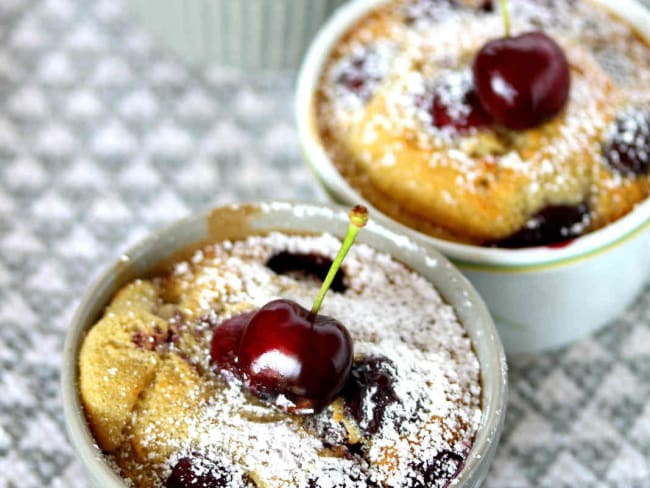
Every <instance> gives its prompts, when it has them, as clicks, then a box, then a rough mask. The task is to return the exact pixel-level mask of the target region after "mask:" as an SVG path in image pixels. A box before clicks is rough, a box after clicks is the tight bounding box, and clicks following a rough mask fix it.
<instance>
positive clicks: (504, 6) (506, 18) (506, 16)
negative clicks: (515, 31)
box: [500, 0, 510, 37]
mask: <svg viewBox="0 0 650 488" xmlns="http://www.w3.org/2000/svg"><path fill="white" fill-rule="evenodd" d="M500 3H501V16H502V17H503V26H504V27H505V30H506V37H510V12H509V10H508V0H500Z"/></svg>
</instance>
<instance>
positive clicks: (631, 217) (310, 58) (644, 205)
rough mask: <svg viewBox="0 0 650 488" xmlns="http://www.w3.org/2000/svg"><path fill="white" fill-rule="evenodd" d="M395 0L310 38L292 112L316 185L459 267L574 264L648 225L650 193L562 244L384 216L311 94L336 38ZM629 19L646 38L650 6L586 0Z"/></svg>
mask: <svg viewBox="0 0 650 488" xmlns="http://www.w3.org/2000/svg"><path fill="white" fill-rule="evenodd" d="M392 1H394V0H352V1H351V2H349V3H348V4H346V5H343V6H341V7H339V8H338V9H337V10H336V11H335V12H334V14H333V15H332V16H331V17H330V19H329V20H328V21H327V22H326V23H325V24H324V25H323V26H322V27H321V29H320V30H319V32H318V33H317V35H316V37H315V38H314V40H313V41H312V44H311V45H310V47H309V49H308V50H307V53H306V55H305V58H304V59H303V63H302V65H301V67H300V70H299V72H298V77H297V84H296V86H297V87H296V94H295V100H294V113H295V119H296V123H297V127H298V139H299V143H300V146H301V148H302V152H303V156H304V159H305V160H306V162H307V163H308V165H309V167H310V169H311V171H312V172H313V174H314V175H315V176H316V178H317V180H318V182H319V184H320V185H321V186H322V187H323V188H324V190H325V191H326V192H327V193H328V194H329V195H330V197H331V198H333V199H335V200H337V201H339V202H352V201H358V200H361V201H363V203H364V204H365V205H367V206H368V207H369V208H372V210H373V211H374V212H375V213H376V214H379V215H380V216H381V218H382V221H383V222H382V223H383V224H384V225H386V226H388V227H394V228H396V229H399V231H400V232H403V233H407V234H410V235H412V236H415V238H416V239H418V240H420V241H422V242H425V243H427V244H428V245H432V246H434V247H435V248H436V249H438V250H439V251H441V252H442V253H444V254H445V255H446V256H447V257H448V258H450V259H451V260H452V261H453V262H454V264H456V265H457V266H458V267H459V268H461V269H466V270H477V271H489V272H500V273H513V272H515V273H520V272H529V271H539V270H546V269H551V268H556V267H562V266H569V265H573V264H576V263H579V262H582V261H585V260H588V259H591V258H593V257H596V256H598V255H601V254H603V253H605V252H607V251H609V250H610V249H613V248H614V247H617V246H618V245H620V244H621V243H623V242H625V241H627V240H629V239H632V238H634V237H636V236H637V235H639V234H641V233H643V232H644V231H646V230H648V229H650V197H648V198H646V199H645V200H643V201H642V202H639V203H638V204H637V205H636V206H635V207H634V208H633V209H632V210H631V211H630V212H629V213H628V214H626V215H624V216H623V217H621V218H619V219H617V220H616V221H614V222H612V223H610V224H608V225H606V226H605V227H602V228H600V229H596V230H594V231H592V232H589V233H587V234H585V235H583V236H580V237H578V238H575V239H573V240H570V241H568V242H567V245H565V246H540V247H531V248H522V249H502V248H493V247H484V246H476V245H471V244H464V243H459V242H454V241H450V240H445V239H441V238H437V237H433V236H430V235H427V234H424V233H422V232H420V231H418V230H416V229H413V228H411V227H408V226H406V225H405V224H402V223H400V222H398V221H397V220H395V219H392V218H390V217H388V216H387V215H385V214H384V213H383V212H381V211H380V210H378V209H377V208H375V207H374V206H373V205H372V203H370V202H368V201H367V200H366V199H365V198H363V197H362V196H361V194H360V192H358V191H357V190H355V189H354V188H352V186H351V185H350V184H349V183H348V182H347V181H346V180H345V179H344V178H343V177H342V176H341V175H340V173H339V172H338V171H337V170H336V169H335V167H334V164H333V162H332V161H331V159H330V158H329V157H328V156H327V154H326V152H325V150H324V148H323V146H322V144H321V143H320V140H319V138H318V135H317V134H316V133H315V130H314V113H313V111H314V95H315V93H316V89H317V87H318V83H319V80H320V75H321V73H322V69H323V66H324V64H325V62H326V61H327V58H328V56H329V53H330V52H331V49H332V48H333V46H334V43H335V42H336V41H337V40H338V39H339V38H340V36H341V35H343V34H344V33H345V32H346V31H347V30H348V29H349V28H350V27H351V26H352V25H354V23H355V22H357V21H358V20H359V19H360V18H362V16H363V15H364V14H366V13H367V12H369V11H370V10H372V9H373V8H376V7H378V6H380V5H382V4H387V3H390V2H392ZM589 1H593V2H596V3H598V4H601V5H603V6H604V7H605V8H607V9H609V10H610V11H612V12H613V13H614V14H615V15H618V16H621V17H622V18H623V19H624V20H625V21H627V22H630V23H631V24H632V25H633V26H634V27H635V28H636V29H637V30H638V31H639V33H641V34H642V35H644V36H645V37H646V38H647V39H648V41H649V42H650V10H649V9H648V8H647V7H645V6H643V5H642V4H641V3H639V2H638V0H589Z"/></svg>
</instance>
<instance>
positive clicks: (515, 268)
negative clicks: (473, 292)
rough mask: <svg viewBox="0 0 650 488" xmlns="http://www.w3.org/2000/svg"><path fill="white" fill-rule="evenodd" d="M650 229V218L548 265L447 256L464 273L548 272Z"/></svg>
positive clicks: (586, 257) (595, 253)
mask: <svg viewBox="0 0 650 488" xmlns="http://www.w3.org/2000/svg"><path fill="white" fill-rule="evenodd" d="M648 228H650V218H648V219H646V221H645V222H643V223H642V224H641V225H640V226H639V227H637V228H636V229H632V230H631V231H629V232H628V233H626V234H623V235H622V236H621V237H619V238H618V239H616V240H614V241H612V242H609V243H607V244H606V245H604V246H601V247H599V248H596V249H591V250H589V251H585V252H583V253H582V254H578V255H576V256H570V257H566V258H563V259H558V260H556V261H551V262H548V263H540V264H526V265H520V264H499V265H494V264H484V263H474V262H470V261H463V260H461V259H456V258H452V257H450V256H447V257H448V258H449V260H450V261H451V262H452V263H454V265H456V266H457V267H458V268H459V269H461V270H463V271H478V272H487V273H528V272H531V271H547V270H550V269H554V268H558V267H560V266H569V265H574V264H577V263H580V262H582V261H585V260H587V259H589V258H593V257H595V256H598V255H600V254H603V253H605V252H607V251H609V250H611V249H614V248H616V247H618V246H620V245H622V244H624V243H625V242H627V241H629V240H631V239H633V238H634V237H636V236H638V235H640V234H641V233H643V232H644V231H646V230H647V229H648Z"/></svg>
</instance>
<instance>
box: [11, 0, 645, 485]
mask: <svg viewBox="0 0 650 488" xmlns="http://www.w3.org/2000/svg"><path fill="white" fill-rule="evenodd" d="M293 89H294V74H292V73H287V74H277V75H273V76H257V77H244V76H242V75H239V74H237V73H234V72H226V71H223V70H220V69H218V68H215V67H212V68H206V69H195V68H192V67H189V66H187V65H185V64H184V63H183V62H182V60H180V59H178V58H177V57H175V55H174V54H173V53H170V52H167V51H165V50H164V49H162V48H160V47H159V46H158V44H157V43H156V41H155V39H153V38H151V37H150V36H149V35H148V34H147V33H146V32H145V31H143V30H142V29H141V28H140V27H139V26H138V25H136V24H135V23H133V22H132V21H131V19H130V18H129V16H128V14H127V11H126V5H125V3H124V2H123V1H119V0H94V1H90V0H0V486H3V487H4V486H6V487H21V488H28V487H44V486H50V487H60V488H64V487H65V488H68V487H85V486H87V484H86V481H85V479H84V475H83V470H82V467H81V465H80V463H79V461H78V460H77V459H76V457H75V454H74V453H73V451H72V448H71V447H70V445H69V442H68V440H67V438H66V434H65V429H64V425H63V415H62V410H61V398H60V388H59V385H60V381H59V366H60V362H61V352H62V349H63V341H64V338H65V334H66V331H67V329H68V325H69V322H70V319H71V317H72V314H73V312H74V309H75V307H76V305H77V303H78V300H79V298H80V296H81V294H82V293H83V292H84V290H85V289H86V288H87V286H88V285H89V283H90V282H91V281H92V280H93V278H94V277H95V276H97V274H98V273H99V271H100V270H101V269H102V268H103V267H105V266H106V264H107V263H110V262H113V261H114V260H115V259H116V258H117V257H118V256H119V254H120V251H121V250H123V249H125V248H127V247H128V246H129V245H131V244H133V243H135V242H136V241H137V240H138V239H140V238H142V237H143V236H144V235H146V234H147V233H148V232H150V231H151V230H153V229H156V228H158V227H160V226H162V225H164V224H165V223H168V222H171V221H173V220H175V219H176V218H178V217H181V216H184V215H187V214H188V213H190V212H193V211H197V210H202V209H205V208H208V207H210V206H214V205H219V204H224V203H230V202H236V201H246V200H260V199H274V198H277V199H301V200H325V198H326V197H325V194H324V193H323V192H322V191H321V190H320V189H319V188H318V186H317V184H316V182H315V181H314V179H313V177H312V175H311V174H310V172H309V170H308V168H307V166H306V165H305V164H304V162H303V161H302V158H301V154H300V150H299V147H298V144H297V139H296V131H295V128H294V124H293V117H292V100H293ZM510 366H511V370H510V381H511V391H510V399H509V411H508V416H507V420H506V426H505V430H504V435H503V439H502V442H501V445H500V446H499V450H498V454H497V457H496V460H495V462H494V465H493V467H492V469H491V472H490V474H489V477H488V480H487V482H486V486H487V487H489V488H520V487H521V488H525V487H549V488H551V487H552V488H557V487H572V488H575V487H594V488H595V487H626V488H631V487H635V488H644V487H650V286H649V287H647V288H646V289H645V291H644V293H643V294H642V295H641V296H640V298H639V299H638V300H637V301H636V303H635V304H634V305H632V306H631V307H630V308H629V309H628V310H627V311H626V312H625V313H624V314H623V315H622V316H621V317H619V318H618V319H617V320H616V321H614V322H613V323H612V324H610V325H609V326H608V327H607V328H606V329H604V330H603V331H601V332H600V333H598V334H596V335H595V336H593V337H589V338H587V339H585V340H582V341H580V342H579V343H576V344H574V345H573V346H571V347H568V348H565V349H562V350H560V351H556V352H552V353H545V354H536V355H529V356H524V357H518V358H513V359H512V360H511V364H510Z"/></svg>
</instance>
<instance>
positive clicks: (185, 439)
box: [79, 234, 481, 488]
mask: <svg viewBox="0 0 650 488" xmlns="http://www.w3.org/2000/svg"><path fill="white" fill-rule="evenodd" d="M339 245H340V242H339V241H338V240H336V239H335V238H333V237H331V236H327V235H325V236H318V237H315V236H311V237H300V236H287V235H283V234H271V235H269V236H266V237H251V238H249V239H247V240H246V241H241V242H235V243H231V242H225V243H221V244H215V245H214V246H208V247H206V248H204V249H202V250H200V251H197V253H196V254H195V255H194V256H193V257H192V258H191V259H190V260H189V261H183V262H180V263H176V264H175V265H174V266H173V267H172V271H170V272H169V273H168V274H162V275H160V276H157V277H155V278H153V279H149V280H136V281H134V282H133V283H130V284H128V285H126V286H125V287H124V288H122V289H121V290H120V291H119V292H118V293H117V294H116V296H115V297H114V299H113V301H112V302H111V303H110V305H109V306H108V307H107V309H106V312H105V314H104V316H103V317H102V318H101V319H100V320H99V321H98V322H97V323H96V324H95V325H94V326H93V327H92V328H91V329H90V331H89V332H88V334H87V336H86V338H85V340H84V341H83V343H82V346H81V350H80V354H79V394H80V397H81V400H82V403H83V406H84V410H85V413H86V417H87V419H88V423H89V425H90V427H91V430H92V432H93V434H94V436H95V439H96V441H97V444H98V445H99V447H100V448H101V449H102V451H104V453H105V454H106V455H107V456H108V458H109V460H110V461H111V462H112V463H113V464H114V465H115V467H116V470H118V471H119V472H120V474H121V475H122V476H123V477H124V478H125V479H126V480H129V481H130V482H131V484H132V485H133V486H135V487H142V488H151V487H155V488H158V487H161V486H165V482H166V480H167V478H168V477H169V476H170V472H171V471H172V468H173V467H174V466H175V465H176V464H177V463H178V462H179V461H180V460H181V459H183V458H196V459H202V460H203V461H201V462H205V465H206V466H207V467H206V468H205V471H208V472H209V471H210V469H213V468H214V466H220V463H221V464H223V466H225V468H224V469H225V470H226V471H228V473H230V474H229V476H231V475H232V477H231V478H228V480H229V481H228V483H229V484H227V486H231V487H232V488H238V487H254V486H257V487H262V488H263V487H269V488H284V487H287V488H289V487H292V488H295V487H300V488H312V487H314V486H339V484H337V483H343V484H341V485H340V486H346V487H349V488H363V487H365V486H367V484H366V483H367V480H369V479H372V480H374V482H376V486H378V487H380V486H390V487H400V488H405V487H407V486H412V483H413V479H414V478H413V477H417V476H419V477H425V479H428V478H426V477H431V476H433V474H428V473H429V472H432V473H433V472H434V471H435V470H441V469H446V470H447V471H449V472H446V473H443V475H441V477H440V479H436V480H433V481H431V483H432V484H431V486H444V483H446V480H448V479H449V478H450V477H452V476H453V474H454V473H455V471H456V470H457V469H458V468H459V466H460V465H461V462H462V459H463V457H464V456H466V454H467V451H468V449H469V446H471V443H472V440H473V437H474V435H475V433H476V430H477V428H478V424H479V421H480V414H481V409H480V392H481V387H480V380H479V365H478V361H477V359H476V356H475V353H474V352H473V350H472V345H471V342H470V341H469V339H468V337H467V335H466V333H465V331H464V329H463V327H462V325H461V324H460V323H459V322H458V320H457V318H456V316H455V313H454V312H453V310H452V309H451V307H450V306H448V305H446V304H445V303H444V302H443V301H442V299H441V298H440V296H439V295H438V294H437V293H436V292H435V290H434V289H433V287H432V286H431V285H430V284H429V283H428V282H426V281H424V280H423V279H422V278H421V277H420V276H418V275H416V274H415V273H413V272H412V271H410V270H408V269H406V267H404V266H403V265H401V264H400V263H397V262H395V261H393V260H391V258H389V257H388V256H387V255H383V254H380V253H377V252H376V251H373V250H372V249H370V248H368V247H366V246H363V245H357V246H355V247H354V248H353V249H352V250H351V251H350V254H349V255H348V258H347V260H346V263H345V264H344V270H345V272H346V273H348V271H349V273H348V274H347V275H346V276H347V277H346V286H347V289H346V290H345V291H344V292H342V293H334V292H332V293H331V295H329V296H328V300H326V302H325V304H324V311H325V313H327V314H328V315H330V316H335V317H337V318H339V319H340V320H342V321H344V323H345V325H346V326H347V327H348V329H349V330H350V333H351V335H352V337H353V339H354V341H355V346H354V348H355V353H356V355H355V362H354V365H353V371H357V373H355V374H357V376H356V377H360V378H366V376H363V374H365V373H363V374H362V373H360V372H359V371H361V369H358V368H363V367H367V372H370V373H368V374H370V376H368V378H370V380H368V381H369V384H368V385H366V386H363V384H361V383H360V384H359V385H360V386H359V387H358V388H360V389H359V390H354V389H353V390H351V392H350V391H348V390H346V391H347V393H342V394H341V396H340V397H339V398H337V399H336V400H335V401H334V402H333V404H332V405H330V406H329V407H328V408H327V409H325V410H324V411H322V412H320V413H318V414H315V415H309V416H293V415H289V414H286V413H284V412H281V411H279V410H277V409H274V408H271V407H269V406H268V405H266V404H264V403H262V402H261V401H260V400H259V399H255V398H253V397H251V396H250V395H248V394H247V393H246V391H245V390H244V389H242V387H241V384H239V383H237V382H235V383H231V382H230V381H228V380H227V379H224V377H222V376H220V375H219V374H217V372H216V371H215V370H214V368H213V367H212V366H211V359H210V345H211V338H212V335H213V332H214V330H215V328H216V327H219V326H220V324H222V323H223V321H224V320H227V319H229V318H231V317H232V316H233V315H237V314H239V313H240V312H246V311H250V310H252V309H254V308H256V307H258V306H259V305H260V304H263V303H267V302H268V301H269V300H271V299H273V298H275V297H278V296H283V297H287V298H291V299H293V300H296V301H298V302H299V303H305V300H308V299H311V298H312V297H313V296H315V295H316V293H317V291H318V288H319V282H318V281H315V280H313V279H311V278H309V277H307V276H304V275H296V274H290V275H284V274H281V273H280V274H278V273H276V272H275V271H273V270H271V269H270V268H269V267H268V266H266V263H267V262H268V260H269V259H270V258H271V257H272V256H275V255H276V254H277V253H279V252H280V253H282V252H292V253H299V254H300V253H302V254H303V255H307V256H313V255H315V253H317V254H318V255H319V256H326V258H327V259H332V258H333V257H334V256H335V255H336V251H337V250H338V247H339ZM328 307H331V308H329V309H328ZM355 368H357V369H355ZM364 371H365V370H364ZM372 374H380V375H383V376H381V378H383V379H382V381H383V383H384V387H386V386H385V385H386V384H389V385H393V386H394V390H392V388H393V386H390V388H391V390H389V391H390V392H391V393H390V396H391V397H393V396H394V399H393V400H391V402H392V403H390V404H387V405H383V404H381V402H380V401H379V400H380V399H381V398H382V397H381V395H380V397H378V400H377V403H375V400H370V399H369V398H374V396H373V395H374V393H373V392H374V391H376V389H377V388H380V385H379V383H378V381H377V380H376V379H372V378H373V376H372ZM359 375H361V376H359ZM356 377H355V378H356ZM349 381H352V380H350V379H349ZM355 381H356V380H355ZM349 385H356V383H348V386H346V388H348V389H349V388H350V386H349ZM355 388H357V387H356V386H355ZM363 388H367V389H363ZM350 395H357V396H356V397H354V396H352V397H350ZM368 395H370V396H368ZM382 395H385V393H382ZM350 398H356V399H357V400H355V401H356V402H361V403H354V405H357V406H356V407H354V408H356V409H357V410H351V408H352V407H350V405H351V404H353V403H350V402H351V401H352V400H350ZM377 408H381V409H385V410H382V412H383V413H380V414H377V413H376V412H378V411H379V410H375V409H377ZM368 412H370V417H368V415H369V414H368ZM376 415H379V416H378V417H376V418H378V419H379V420H378V422H379V424H378V425H377V426H375V427H374V428H372V429H370V427H369V422H370V421H374V419H375V416H376ZM402 425H404V426H407V425H408V428H406V427H405V428H403V429H402V428H401V426H402ZM353 451H354V452H353ZM360 453H363V454H360ZM440 456H443V457H442V458H440ZM445 456H447V457H449V459H447V457H445ZM439 458H440V459H439ZM214 469H220V468H214ZM436 476H437V475H436ZM337 480H338V481H337ZM321 483H322V484H321ZM188 486H192V485H191V484H190V485H188Z"/></svg>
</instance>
